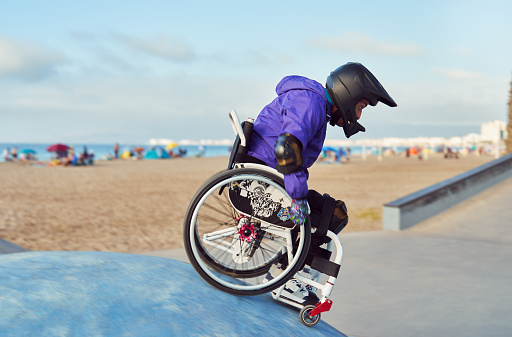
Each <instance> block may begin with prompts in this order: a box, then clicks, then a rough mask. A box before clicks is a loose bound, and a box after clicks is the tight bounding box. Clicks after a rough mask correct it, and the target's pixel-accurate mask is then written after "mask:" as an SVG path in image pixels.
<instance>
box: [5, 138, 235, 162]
mask: <svg viewBox="0 0 512 337" xmlns="http://www.w3.org/2000/svg"><path fill="white" fill-rule="evenodd" d="M50 145H52V144H26V143H0V154H1V153H3V151H4V149H6V148H9V149H10V150H12V148H14V147H16V148H17V150H18V156H19V154H20V153H21V152H22V151H23V150H29V149H30V150H33V151H35V152H36V154H35V156H36V158H37V160H40V161H46V160H50V159H52V156H55V153H52V152H48V151H46V149H47V148H48V147H49V146H50ZM66 145H68V146H71V144H66ZM114 145H115V144H73V148H74V151H75V153H78V154H80V153H82V152H83V151H84V146H86V147H87V152H91V151H93V152H94V158H95V159H96V160H98V159H106V158H107V157H109V156H113V155H114ZM137 147H142V148H144V153H147V152H148V151H149V150H151V149H152V148H158V147H160V148H162V149H164V148H165V147H164V146H158V145H157V146H155V145H147V144H146V145H139V144H119V156H120V155H121V154H122V153H123V152H124V151H130V150H132V149H135V148H137ZM180 149H181V150H182V151H183V150H184V151H186V154H185V155H184V156H185V157H196V156H202V157H217V156H228V155H229V152H230V146H226V145H180V146H177V147H175V148H174V149H173V151H174V152H175V153H178V151H179V150H180ZM4 161H5V160H4V157H3V155H2V156H1V158H0V162H4Z"/></svg>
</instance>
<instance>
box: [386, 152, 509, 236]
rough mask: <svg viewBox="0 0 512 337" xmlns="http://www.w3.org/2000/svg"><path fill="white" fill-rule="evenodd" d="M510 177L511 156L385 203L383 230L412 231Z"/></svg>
mask: <svg viewBox="0 0 512 337" xmlns="http://www.w3.org/2000/svg"><path fill="white" fill-rule="evenodd" d="M510 177H512V153H509V154H507V155H505V156H503V157H501V158H499V159H496V160H494V161H491V162H489V163H486V164H484V165H481V166H479V167H477V168H474V169H472V170H469V171H467V172H464V173H462V174H459V175H457V176H455V177H453V178H450V179H447V180H444V181H442V182H440V183H437V184H435V185H432V186H429V187H427V188H424V189H422V190H420V191H417V192H414V193H411V194H409V195H407V196H404V197H402V198H399V199H396V200H394V201H391V202H389V203H386V204H384V205H383V210H382V228H383V229H390V230H402V229H406V228H410V227H412V226H414V225H416V224H418V223H419V222H421V221H424V220H426V219H428V218H430V217H432V216H434V215H437V214H439V213H441V212H443V211H445V210H447V209H449V208H451V207H453V206H455V205H456V204H458V203H460V202H462V201H465V200H467V199H469V198H471V197H473V196H475V195H477V194H479V193H481V192H483V191H485V190H486V189H488V188H490V187H492V186H494V185H496V184H498V183H500V182H502V181H504V180H506V179H508V178H510Z"/></svg>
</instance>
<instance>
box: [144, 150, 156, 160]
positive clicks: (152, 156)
mask: <svg viewBox="0 0 512 337" xmlns="http://www.w3.org/2000/svg"><path fill="white" fill-rule="evenodd" d="M158 158H159V157H158V153H156V151H155V150H149V151H148V152H147V153H146V155H145V156H144V159H158Z"/></svg>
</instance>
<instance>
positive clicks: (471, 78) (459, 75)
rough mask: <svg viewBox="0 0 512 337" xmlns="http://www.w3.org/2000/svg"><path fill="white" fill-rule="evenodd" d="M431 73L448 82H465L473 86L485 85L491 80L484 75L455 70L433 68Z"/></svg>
mask: <svg viewBox="0 0 512 337" xmlns="http://www.w3.org/2000/svg"><path fill="white" fill-rule="evenodd" d="M432 72H433V73H434V74H438V75H441V76H443V77H444V78H447V79H450V80H455V81H461V82H466V83H469V84H473V85H487V84H488V83H489V82H491V80H492V79H490V78H489V77H487V76H485V75H484V74H481V73H478V72H474V71H468V70H464V69H457V68H439V67H434V68H432Z"/></svg>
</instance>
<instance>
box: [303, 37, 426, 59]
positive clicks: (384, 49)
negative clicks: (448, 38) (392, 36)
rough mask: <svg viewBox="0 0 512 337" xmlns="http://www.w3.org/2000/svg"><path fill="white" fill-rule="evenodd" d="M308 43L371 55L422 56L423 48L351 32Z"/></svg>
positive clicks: (308, 41)
mask: <svg viewBox="0 0 512 337" xmlns="http://www.w3.org/2000/svg"><path fill="white" fill-rule="evenodd" d="M306 44H307V45H309V46H311V47H315V48H323V49H327V50H332V51H344V52H345V51H348V52H361V53H365V54H369V55H391V56H421V55H423V54H424V51H423V48H421V47H420V46H418V45H417V44H414V43H410V42H400V43H391V42H386V41H381V40H378V39H376V38H374V37H372V36H369V35H365V34H361V33H357V32H349V33H345V34H343V36H341V37H338V36H331V37H318V38H312V39H308V40H306Z"/></svg>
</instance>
